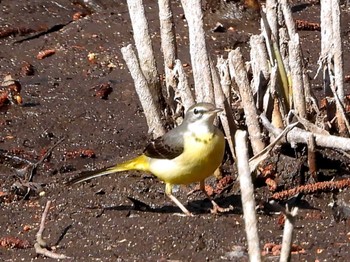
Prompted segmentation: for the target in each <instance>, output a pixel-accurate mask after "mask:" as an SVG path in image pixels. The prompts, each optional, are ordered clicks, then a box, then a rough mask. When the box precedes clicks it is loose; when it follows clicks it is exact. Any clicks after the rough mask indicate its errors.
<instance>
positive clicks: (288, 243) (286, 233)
mask: <svg viewBox="0 0 350 262" xmlns="http://www.w3.org/2000/svg"><path fill="white" fill-rule="evenodd" d="M297 213H298V208H297V207H294V208H292V210H291V211H289V209H288V207H287V208H286V210H285V211H284V215H285V217H286V221H285V223H284V229H283V239H282V249H281V256H280V262H288V261H290V254H291V249H292V243H293V229H294V223H295V217H296V215H297Z"/></svg>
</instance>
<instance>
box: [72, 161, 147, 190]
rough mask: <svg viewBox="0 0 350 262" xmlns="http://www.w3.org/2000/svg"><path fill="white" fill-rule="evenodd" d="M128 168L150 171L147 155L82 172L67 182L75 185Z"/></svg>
mask: <svg viewBox="0 0 350 262" xmlns="http://www.w3.org/2000/svg"><path fill="white" fill-rule="evenodd" d="M127 170H139V171H149V162H148V158H147V157H146V156H145V155H141V156H138V157H136V158H133V159H131V160H128V161H126V162H123V163H121V164H118V165H115V166H112V167H107V168H103V169H99V170H93V171H84V172H82V173H80V175H79V176H77V177H75V178H73V179H71V180H69V181H68V182H67V183H66V184H67V185H73V184H77V183H80V182H83V181H86V180H90V179H92V178H96V177H100V176H105V175H109V174H112V173H117V172H122V171H127Z"/></svg>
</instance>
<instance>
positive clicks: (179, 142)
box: [143, 130, 184, 159]
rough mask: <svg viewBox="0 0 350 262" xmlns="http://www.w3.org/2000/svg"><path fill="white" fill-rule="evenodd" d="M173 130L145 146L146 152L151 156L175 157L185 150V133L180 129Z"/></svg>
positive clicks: (160, 157) (161, 157)
mask: <svg viewBox="0 0 350 262" xmlns="http://www.w3.org/2000/svg"><path fill="white" fill-rule="evenodd" d="M172 131H174V130H171V131H170V132H168V133H167V134H165V135H164V136H161V137H158V138H156V139H154V140H153V141H151V142H150V143H149V144H148V145H147V146H146V148H145V150H144V152H143V153H144V154H145V155H146V156H148V157H151V158H158V159H173V158H175V157H178V156H179V155H181V154H182V152H183V151H184V146H183V134H182V132H180V130H177V132H172Z"/></svg>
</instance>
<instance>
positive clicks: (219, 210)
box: [199, 180, 231, 214]
mask: <svg viewBox="0 0 350 262" xmlns="http://www.w3.org/2000/svg"><path fill="white" fill-rule="evenodd" d="M199 188H200V190H202V192H203V193H204V194H205V195H206V197H207V198H208V199H209V200H210V202H211V204H212V205H213V208H212V209H210V212H211V213H213V214H217V213H224V212H228V211H230V210H231V208H223V207H220V206H219V205H218V204H217V203H216V202H215V201H214V200H213V199H212V198H211V197H210V196H209V195H208V193H207V191H206V190H205V183H204V180H202V181H200V182H199Z"/></svg>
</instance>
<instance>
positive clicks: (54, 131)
mask: <svg viewBox="0 0 350 262" xmlns="http://www.w3.org/2000/svg"><path fill="white" fill-rule="evenodd" d="M83 2H84V1H68V0H59V1H43V0H31V1H11V0H2V1H0V35H1V34H3V35H2V37H1V38H0V46H1V48H0V59H1V60H0V61H1V63H0V79H3V78H4V77H5V76H6V75H8V74H11V76H12V77H13V78H14V79H17V80H18V81H19V82H20V84H21V86H22V91H21V96H22V98H23V105H22V106H18V105H10V106H6V107H5V106H3V107H1V111H0V153H1V154H0V261H30V260H35V261H44V260H46V259H47V258H44V257H43V256H37V255H36V254H35V251H34V248H26V247H27V245H22V247H23V248H19V247H21V245H20V244H21V243H19V246H17V247H16V246H13V247H12V248H11V243H10V244H8V243H9V241H10V240H13V239H14V241H15V242H16V241H17V242H16V243H18V241H19V240H23V241H24V242H23V243H27V242H25V241H29V243H30V244H31V246H32V245H33V244H34V241H35V235H36V232H37V230H38V227H39V223H40V219H41V214H42V212H43V210H44V207H45V203H46V202H47V200H48V199H49V200H52V201H53V203H52V206H51V209H50V210H49V215H48V218H47V221H46V225H45V231H44V238H45V239H46V241H47V242H48V244H49V246H53V247H54V248H55V251H56V252H58V253H63V254H65V255H67V256H69V257H73V258H74V259H72V260H74V261H168V260H171V261H227V260H229V261H230V260H231V261H248V258H247V251H246V246H247V244H246V236H245V231H244V222H243V216H242V209H241V203H240V192H239V190H238V187H239V186H238V182H237V181H236V174H235V172H233V170H231V169H230V168H229V166H230V161H227V163H226V165H225V171H226V172H225V173H228V174H229V175H231V176H232V178H233V180H234V181H235V182H234V185H233V187H228V188H227V190H223V191H222V190H219V191H220V194H219V195H216V196H215V197H216V200H217V202H218V203H219V204H220V205H222V206H223V207H228V206H230V205H232V206H233V211H232V212H229V213H226V214H221V215H213V214H210V212H209V208H210V202H209V201H207V200H204V196H203V195H201V194H195V195H193V196H191V197H190V198H188V199H187V197H186V195H187V193H188V192H189V191H190V190H191V189H193V188H194V185H193V186H191V187H179V188H178V190H177V191H176V192H175V195H176V196H177V197H178V198H179V199H180V201H181V202H183V203H187V204H186V205H187V206H188V208H189V209H190V211H192V212H193V213H195V214H196V215H195V216H194V217H183V216H178V215H176V214H178V213H179V212H180V210H179V209H178V208H177V207H176V206H174V204H173V203H172V202H171V201H170V200H169V199H168V198H166V196H165V195H164V184H163V183H162V182H160V181H158V180H157V179H155V178H154V177H152V176H150V175H146V174H140V173H137V172H129V173H122V174H120V175H112V176H107V177H101V178H99V179H95V180H92V181H91V182H87V183H83V184H79V185H76V186H72V187H66V186H65V185H64V181H67V180H68V179H69V178H71V177H73V176H74V175H76V174H77V173H79V172H80V171H82V170H89V169H97V168H102V167H105V166H109V165H113V164H115V163H117V162H120V161H122V160H126V159H130V158H131V157H133V156H136V155H137V154H139V153H141V152H142V149H143V147H144V146H145V145H146V143H147V141H148V140H149V139H150V137H149V135H148V134H147V131H148V130H147V126H146V121H145V118H144V115H143V111H142V108H141V107H140V103H139V101H138V98H137V95H136V93H135V90H134V86H133V81H132V79H131V77H130V75H129V73H128V70H127V69H126V66H125V63H124V61H123V59H122V56H121V52H120V48H121V47H123V46H125V45H127V44H129V43H132V42H133V40H132V28H131V24H130V21H129V20H130V19H129V14H128V10H127V6H126V3H125V1H112V0H106V1H87V2H93V3H97V5H98V6H88V5H83V4H82V3H83ZM144 2H145V6H146V13H147V17H148V18H149V26H150V31H151V35H152V39H153V43H154V50H157V52H156V54H157V60H158V65H159V68H161V66H160V65H162V60H161V59H162V57H161V54H160V52H159V51H158V50H160V37H159V29H158V28H159V21H158V7H157V3H156V1H150V0H147V1H144ZM293 2H294V3H293V5H292V6H293V15H294V16H295V18H296V19H303V20H307V21H309V22H314V23H318V22H319V20H320V19H319V14H320V6H319V4H317V3H316V2H313V3H310V2H306V1H305V2H304V1H293ZM173 11H174V14H175V23H176V33H177V36H178V37H177V41H178V50H179V58H180V59H181V61H182V63H183V64H186V63H187V64H190V58H189V54H188V38H187V35H188V32H187V27H186V21H185V20H184V17H183V15H182V14H183V11H182V9H181V5H180V4H179V1H173ZM214 11H215V12H214ZM225 12H226V14H227V10H225V8H222V10H206V15H205V23H206V31H207V39H208V46H209V50H210V52H211V53H212V54H222V55H224V56H225V55H227V53H228V50H230V49H232V48H235V47H238V46H240V47H242V48H243V49H244V50H245V52H246V53H247V50H248V49H247V46H248V43H249V36H250V35H251V34H252V33H258V32H259V23H258V20H259V19H257V18H254V15H251V14H243V17H245V16H246V15H247V16H249V18H250V19H242V18H240V19H238V20H237V19H236V18H235V17H232V16H225V15H224V13H225ZM73 17H75V18H76V20H74V21H73ZM342 18H343V20H342V35H343V38H344V61H345V72H344V73H345V75H349V73H350V68H349V67H350V64H349V63H348V62H346V61H349V60H350V59H349V55H350V42H349V28H350V16H349V9H348V8H347V7H346V6H342ZM216 22H221V23H222V24H223V26H224V27H225V28H231V29H230V30H226V31H225V30H223V31H224V32H213V31H212V29H213V28H215V25H216ZM6 30H7V31H6ZM219 31H220V30H219ZM3 32H5V33H3ZM6 32H7V35H6ZM29 32H31V33H29ZM299 33H300V36H301V43H302V46H303V51H304V56H305V59H306V60H307V61H308V63H309V65H310V66H309V68H310V75H311V76H314V75H315V74H316V71H317V59H318V56H319V50H320V41H319V39H320V32H319V31H314V30H310V31H300V32H299ZM45 50H54V53H53V52H51V54H50V56H47V57H45V55H44V56H43V53H41V54H40V55H41V57H39V58H42V59H38V58H37V56H38V54H39V52H42V51H45ZM28 64H30V65H32V67H33V69H34V71H33V72H30V71H31V70H28ZM28 71H29V72H30V73H28ZM312 84H313V89H314V91H315V92H316V93H318V94H319V93H320V92H321V81H320V77H318V78H316V79H315V80H313V81H312ZM346 87H347V90H349V83H347V86H346ZM101 88H102V89H103V90H100V89H101ZM106 89H107V90H106ZM101 92H102V94H104V95H106V96H107V97H104V98H106V99H102V98H101V96H102V95H101ZM60 139H63V140H60ZM57 142H59V143H58V144H57V145H56V146H55V147H53V146H54V145H55V143H57ZM51 149H52V152H51V154H50V155H49V157H48V158H46V159H45V160H44V161H43V162H40V163H39V165H38V168H37V169H36V172H35V173H34V174H33V175H34V176H33V183H32V184H31V185H30V186H31V187H32V188H33V189H37V192H34V191H35V190H31V193H30V194H29V195H28V196H27V197H26V199H25V200H23V199H22V198H23V195H25V194H26V187H23V184H25V183H24V182H23V174H24V173H25V174H28V172H29V171H30V170H28V169H26V168H25V167H27V166H28V162H25V161H24V159H26V160H28V161H30V162H33V163H35V162H38V161H39V160H40V159H41V158H42V157H43V156H44V155H45V153H46V152H48V151H49V152H50V150H51ZM286 152H287V153H286V154H283V155H279V156H276V157H272V158H271V160H270V162H271V163H275V164H277V171H278V172H277V173H280V174H282V175H280V177H279V179H277V182H278V185H279V188H280V187H284V188H292V187H294V186H297V185H298V184H299V183H302V182H301V181H302V180H303V178H300V174H301V173H302V170H303V168H305V155H303V154H296V151H294V150H291V149H289V150H286ZM298 152H303V150H302V149H301V150H300V151H298ZM288 153H289V154H288ZM326 153H327V152H325V154H326ZM327 163H330V166H326V167H323V168H324V169H327V170H328V171H325V172H324V173H327V174H329V173H330V176H331V177H330V178H328V180H329V179H331V178H333V177H336V178H339V177H340V175H344V174H346V173H347V174H349V164H348V162H346V161H345V162H342V161H339V162H336V163H337V164H334V162H332V161H331V160H329V161H328V162H327ZM332 172H333V173H332ZM229 180H230V179H229ZM229 180H227V181H229ZM231 180H232V179H231ZM231 180H230V181H231ZM304 180H307V179H306V178H304ZM225 181H226V180H225ZM208 183H209V184H210V185H211V186H212V187H213V188H214V189H215V188H216V181H215V179H214V178H211V179H209V181H208ZM220 186H223V185H221V184H220ZM224 188H225V187H224ZM38 192H44V193H41V194H40V195H39V194H38ZM214 192H216V191H215V190H214ZM271 195H272V193H271V192H269V191H268V188H267V186H266V185H264V184H262V185H257V189H256V198H257V203H258V204H259V206H260V207H261V208H260V209H259V212H258V223H259V235H260V241H261V247H264V246H265V245H266V244H269V243H272V244H271V245H275V244H276V245H277V244H280V243H281V240H282V232H283V229H282V227H281V225H280V222H279V221H280V216H279V215H277V214H275V213H273V212H272V211H271V210H269V209H268V208H267V207H266V206H267V205H266V201H267V200H268V198H269V197H271ZM349 195H350V194H349V190H345V191H343V192H342V194H341V198H340V195H338V194H336V193H329V192H328V193H317V194H311V195H306V196H302V199H298V200H297V205H298V206H299V208H300V211H299V214H298V217H297V221H296V225H295V237H294V241H293V242H294V244H295V245H296V246H297V247H300V248H301V249H302V251H299V252H295V254H293V256H292V261H346V260H347V259H348V258H349V257H350V254H349V253H350V247H349V244H350V228H349V221H348V220H347V219H346V218H347V216H346V214H347V213H346V212H349V211H348V210H347V209H346V206H345V204H344V203H347V205H349V200H348V199H349ZM129 198H132V199H136V200H138V201H141V203H139V202H137V201H135V200H134V201H131V200H130V199H129ZM339 199H341V201H338V200H339ZM337 201H338V202H337ZM340 202H341V203H342V204H344V208H342V209H339V208H338V209H335V208H334V203H338V204H339V203H340ZM143 203H147V204H143ZM335 214H336V215H335ZM23 243H22V244H23ZM271 245H270V246H271ZM265 259H266V261H277V260H278V257H277V256H276V255H273V254H271V253H269V254H266V255H265Z"/></svg>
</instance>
